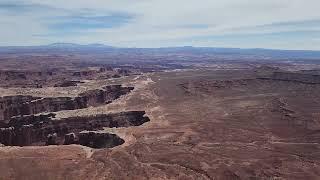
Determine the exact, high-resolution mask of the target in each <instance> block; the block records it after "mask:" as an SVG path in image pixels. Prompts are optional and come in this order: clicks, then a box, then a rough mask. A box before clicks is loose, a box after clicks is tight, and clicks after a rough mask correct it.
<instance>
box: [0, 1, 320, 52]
mask: <svg viewBox="0 0 320 180" xmlns="http://www.w3.org/2000/svg"><path fill="white" fill-rule="evenodd" d="M9 2H11V3H16V4H22V5H23V4H27V5H37V6H39V7H41V6H42V7H50V8H51V9H49V8H48V9H47V10H46V11H34V12H24V13H23V12H16V16H11V15H6V14H5V13H2V14H0V15H1V17H0V22H1V23H3V22H5V21H6V22H7V21H10V22H15V24H11V25H7V27H6V28H4V29H2V30H1V29H0V38H1V39H4V40H3V41H2V42H1V43H2V44H3V45H5V44H19V41H20V43H25V42H28V43H29V44H39V43H50V42H55V41H59V42H61V41H68V42H76V43H92V42H99V43H106V44H111V45H118V46H140V47H146V46H151V45H152V46H166V45H168V46H169V45H177V46H178V45H182V42H183V45H184V43H187V42H186V40H189V41H190V45H193V42H197V43H196V44H195V45H197V44H206V45H208V46H210V45H212V46H213V45H217V44H221V45H228V44H226V43H227V42H220V43H211V44H210V41H204V40H203V42H202V43H201V42H199V40H194V41H193V40H192V39H193V38H194V39H197V38H198V37H206V36H222V35H223V36H226V35H235V34H236V35H241V34H244V35H246V37H247V38H250V36H247V35H248V34H254V35H256V34H266V33H281V32H283V33H285V32H293V31H295V32H298V31H319V28H320V22H319V21H315V22H313V23H301V22H305V21H307V22H308V21H310V20H320V13H319V12H318V7H320V1H319V0H259V1H254V0H223V1H221V0H90V1H88V0H68V1H66V0H20V1H14V2H13V1H9ZM12 10H14V9H12ZM84 12H89V13H91V14H92V15H93V16H106V15H108V14H113V13H125V14H129V15H132V16H133V17H134V18H133V19H131V20H130V21H128V22H127V23H126V24H123V25H121V26H117V27H112V28H104V27H96V28H95V29H92V28H91V29H85V28H84V29H83V30H80V29H79V36H77V35H76V34H74V35H73V36H68V35H67V34H66V35H65V36H63V38H64V39H62V40H61V39H59V36H55V34H59V33H57V32H54V31H56V30H54V29H50V28H49V27H50V26H49V25H50V24H52V23H54V21H52V20H50V17H55V16H57V15H60V16H61V15H65V16H71V15H72V16H74V15H80V14H81V13H84ZM0 13H1V3H0ZM19 14H20V15H19ZM286 22H289V24H287V25H279V24H277V23H286ZM7 23H8V22H7ZM84 23H86V22H84ZM88 23H89V22H88ZM26 24H28V25H27V26H28V27H27V28H22V27H23V26H25V25H26ZM264 25H267V26H264ZM193 26H194V27H198V28H193ZM21 28H22V29H23V30H22V29H21ZM20 29H21V30H20ZM62 33H63V32H62ZM16 34H19V36H18V37H17V36H16ZM41 34H42V35H44V36H37V35H41ZM46 34H47V35H50V34H51V36H47V37H46V36H45V35H46ZM297 36H299V33H297ZM60 37H61V36H60ZM290 38H294V37H290ZM298 38H299V37H298ZM26 40H28V41H26ZM221 41H223V39H221ZM288 41H289V42H290V41H292V42H296V41H297V39H292V40H291V39H288ZM166 42H167V43H166ZM241 43H243V44H245V43H244V42H239V44H236V46H239V47H242V46H245V45H242V46H241ZM268 43H269V44H268ZM274 44H279V43H277V42H273V43H272V42H267V41H265V43H261V42H251V43H250V46H257V47H258V46H259V47H260V46H266V47H272V46H274ZM232 45H234V44H230V46H232ZM278 46H279V47H280V46H283V47H282V48H293V47H292V45H290V47H289V46H288V45H287V44H285V43H280V45H277V47H278ZM296 46H298V45H296ZM314 46H318V45H314ZM318 47H319V46H318ZM297 48H298V47H297ZM304 48H306V44H305V43H304V47H301V49H304ZM308 48H309V47H308Z"/></svg>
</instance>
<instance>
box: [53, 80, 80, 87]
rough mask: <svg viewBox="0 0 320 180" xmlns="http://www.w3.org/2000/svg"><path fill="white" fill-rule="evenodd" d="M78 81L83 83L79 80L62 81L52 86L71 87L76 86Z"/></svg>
mask: <svg viewBox="0 0 320 180" xmlns="http://www.w3.org/2000/svg"><path fill="white" fill-rule="evenodd" d="M79 83H83V82H81V81H62V82H60V83H57V84H55V85H54V87H71V86H77V85H78V84H79Z"/></svg>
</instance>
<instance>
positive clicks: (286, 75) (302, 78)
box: [263, 72, 320, 84]
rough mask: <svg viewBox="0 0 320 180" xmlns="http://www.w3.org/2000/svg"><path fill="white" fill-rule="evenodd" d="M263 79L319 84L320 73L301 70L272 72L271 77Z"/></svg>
mask: <svg viewBox="0 0 320 180" xmlns="http://www.w3.org/2000/svg"><path fill="white" fill-rule="evenodd" d="M263 79H271V80H280V81H292V82H299V83H305V84H320V75H319V74H311V73H303V72H274V73H273V75H272V76H271V77H266V78H263Z"/></svg>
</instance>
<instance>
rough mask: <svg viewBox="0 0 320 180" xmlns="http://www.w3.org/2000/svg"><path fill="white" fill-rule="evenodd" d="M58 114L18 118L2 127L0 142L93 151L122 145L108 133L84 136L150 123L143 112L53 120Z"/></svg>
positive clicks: (8, 144)
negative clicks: (68, 146) (77, 146)
mask: <svg viewBox="0 0 320 180" xmlns="http://www.w3.org/2000/svg"><path fill="white" fill-rule="evenodd" d="M54 117H55V114H53V113H51V114H47V115H38V116H35V115H29V116H21V117H20V116H19V117H18V116H17V117H13V118H11V120H10V121H9V122H8V123H6V124H5V125H2V126H1V128H0V143H2V144H4V145H7V146H30V145H63V144H81V145H85V146H89V147H93V148H104V147H113V146H116V145H119V144H122V143H123V140H122V139H120V138H119V137H118V136H116V135H112V134H108V133H104V134H101V133H93V132H90V133H83V132H84V131H85V132H86V131H97V130H103V127H111V128H112V127H129V126H139V125H142V124H143V123H145V122H148V121H150V119H149V118H148V117H146V116H145V112H144V111H129V112H121V113H115V114H100V115H97V116H88V117H70V118H65V119H59V120H53V119H52V118H54Z"/></svg>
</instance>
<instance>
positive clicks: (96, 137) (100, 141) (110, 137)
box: [79, 132, 124, 148]
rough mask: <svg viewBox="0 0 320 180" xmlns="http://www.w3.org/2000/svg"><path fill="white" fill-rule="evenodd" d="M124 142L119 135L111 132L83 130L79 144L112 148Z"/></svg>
mask: <svg viewBox="0 0 320 180" xmlns="http://www.w3.org/2000/svg"><path fill="white" fill-rule="evenodd" d="M123 143H124V140H123V139H121V138H120V137H119V136H117V135H115V134H110V133H99V132H81V133H79V144H80V145H83V146H88V147H91V148H112V147H115V146H118V145H121V144H123Z"/></svg>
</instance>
